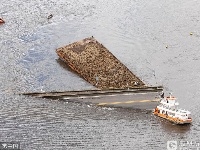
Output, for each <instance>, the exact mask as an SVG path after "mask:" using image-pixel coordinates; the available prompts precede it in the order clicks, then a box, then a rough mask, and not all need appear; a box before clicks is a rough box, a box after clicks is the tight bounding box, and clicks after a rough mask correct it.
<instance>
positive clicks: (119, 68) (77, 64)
mask: <svg viewBox="0 0 200 150" xmlns="http://www.w3.org/2000/svg"><path fill="white" fill-rule="evenodd" d="M56 53H57V54H58V56H59V57H60V58H61V59H62V60H63V61H64V62H66V63H67V65H68V66H69V67H70V68H71V69H72V70H74V71H75V72H77V73H78V74H79V75H80V76H81V77H83V78H84V79H85V80H86V81H88V82H89V83H90V84H92V85H94V86H95V87H97V88H100V89H116V88H117V89H118V88H121V89H125V88H143V87H145V84H144V83H143V82H142V81H141V80H140V79H139V78H138V77H137V76H135V75H134V74H133V73H132V72H131V71H130V70H129V69H128V68H127V67H126V66H125V65H123V64H122V63H121V62H120V61H119V60H118V59H117V58H116V57H115V56H114V55H113V54H112V53H111V52H109V51H108V49H107V48H105V47H104V46H103V45H102V44H101V43H99V42H98V41H97V40H96V39H95V38H94V37H90V38H86V39H83V40H81V41H78V42H75V43H72V44H69V45H67V46H65V47H61V48H58V49H57V50H56Z"/></svg>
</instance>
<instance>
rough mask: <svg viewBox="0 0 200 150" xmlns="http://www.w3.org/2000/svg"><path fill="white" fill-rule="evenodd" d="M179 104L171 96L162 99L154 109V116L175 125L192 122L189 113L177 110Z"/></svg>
mask: <svg viewBox="0 0 200 150" xmlns="http://www.w3.org/2000/svg"><path fill="white" fill-rule="evenodd" d="M178 106H179V103H178V102H176V98H175V97H173V96H171V94H170V96H168V97H162V98H161V100H160V104H159V105H158V106H157V107H156V108H155V110H154V112H153V113H154V115H157V116H159V117H162V118H164V119H167V120H169V121H171V122H174V123H176V124H188V123H191V122H192V118H191V112H189V111H187V110H183V109H179V108H178Z"/></svg>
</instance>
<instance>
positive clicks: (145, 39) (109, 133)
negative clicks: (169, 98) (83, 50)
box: [0, 0, 200, 150]
mask: <svg viewBox="0 0 200 150" xmlns="http://www.w3.org/2000/svg"><path fill="white" fill-rule="evenodd" d="M0 3H1V4H0V17H1V18H3V19H4V20H5V22H6V23H5V24H3V25H0V142H10V141H18V142H20V144H21V149H23V150H65V149H67V150H68V149H72V150H78V149H86V150H88V149H91V150H92V149H95V150H96V149H99V150H101V149H104V150H107V149H111V150H116V149H119V150H129V149H130V150H143V149H144V150H146V149H152V150H160V149H167V141H175V142H177V143H178V145H181V144H182V145H183V143H184V142H186V143H187V144H191V142H193V143H197V144H198V143H200V113H199V109H200V99H199V97H200V84H199V83H200V66H199V64H200V52H199V50H200V30H199V29H200V9H199V8H200V1H198V0H190V1H188V0H162V1H160V0H151V1H148V0H121V1H114V0H109V1H108V0H93V1H89V0H76V1H73V0H68V1H64V0H48V1H47V0H30V1H25V0H9V1H8V0H0ZM50 14H53V18H51V19H49V20H48V19H47V17H48V15H50ZM90 36H94V37H95V38H96V39H97V40H98V41H99V42H101V43H102V44H103V45H104V46H105V47H107V48H108V49H109V50H110V51H111V52H112V53H113V54H114V55H115V56H116V57H117V58H118V59H119V60H120V61H121V62H122V63H124V64H125V65H126V66H127V67H128V68H129V69H130V70H131V71H132V72H134V73H135V74H136V75H137V76H138V77H139V78H141V79H142V81H144V82H145V83H146V84H147V85H153V86H156V85H163V86H164V88H165V93H169V92H172V93H173V95H174V96H176V97H178V100H179V103H180V107H182V108H185V109H187V110H190V111H191V112H192V117H193V123H192V124H191V125H187V126H178V125H174V124H172V123H170V122H168V121H165V120H163V119H160V118H157V117H155V116H154V115H152V113H151V112H149V111H146V110H134V109H123V108H104V107H95V106H90V105H87V104H79V103H70V102H69V103H67V102H63V101H57V100H49V99H48V100H47V99H40V98H34V97H27V96H21V95H18V94H19V93H22V92H37V91H65V90H83V89H93V88H94V87H92V86H91V85H90V84H88V83H87V82H85V81H84V80H83V79H81V78H80V77H79V76H78V75H76V74H74V73H73V72H71V71H70V70H69V69H68V68H66V67H65V66H63V65H62V63H60V61H59V60H58V56H57V55H56V53H55V50H56V48H59V47H61V46H65V45H67V44H69V43H72V42H75V41H78V40H81V39H83V38H86V37H90ZM168 143H169V142H168ZM172 144H173V143H172ZM175 144H176V143H175ZM169 146H170V145H169ZM169 146H168V147H169ZM194 146H196V147H194ZM191 147H192V148H197V147H200V145H186V148H191ZM169 148H170V147H169ZM171 148H172V147H171ZM179 148H181V146H179Z"/></svg>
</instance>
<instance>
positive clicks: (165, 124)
mask: <svg viewBox="0 0 200 150" xmlns="http://www.w3.org/2000/svg"><path fill="white" fill-rule="evenodd" d="M155 119H156V120H157V122H158V123H159V124H160V125H161V128H162V129H163V130H164V131H165V132H166V133H169V134H174V133H177V134H179V133H180V134H181V133H187V132H189V131H190V128H191V126H192V124H183V125H178V124H175V123H172V122H170V121H168V120H165V119H163V118H158V117H156V118H155Z"/></svg>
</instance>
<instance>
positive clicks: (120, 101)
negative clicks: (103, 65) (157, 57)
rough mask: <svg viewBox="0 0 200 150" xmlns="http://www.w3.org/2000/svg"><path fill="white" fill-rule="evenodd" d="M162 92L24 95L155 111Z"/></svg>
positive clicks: (128, 90) (116, 90) (153, 89)
mask: <svg viewBox="0 0 200 150" xmlns="http://www.w3.org/2000/svg"><path fill="white" fill-rule="evenodd" d="M162 90H163V88H162V87H146V88H134V89H113V90H86V91H66V92H44V93H23V95H29V96H34V97H39V98H50V99H58V100H62V101H68V102H79V103H86V104H94V105H97V106H107V107H123V108H124V107H125V108H136V109H153V108H155V107H156V106H157V104H158V102H159V100H160V92H161V91H162Z"/></svg>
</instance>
